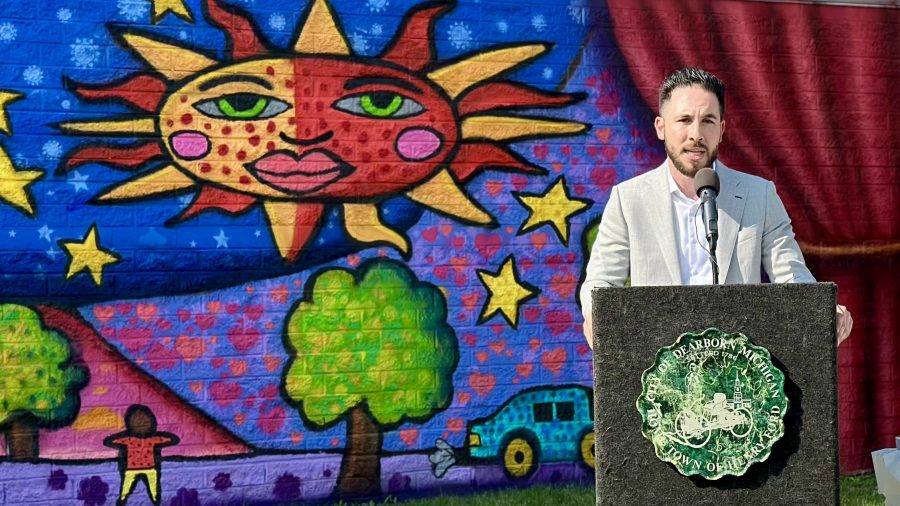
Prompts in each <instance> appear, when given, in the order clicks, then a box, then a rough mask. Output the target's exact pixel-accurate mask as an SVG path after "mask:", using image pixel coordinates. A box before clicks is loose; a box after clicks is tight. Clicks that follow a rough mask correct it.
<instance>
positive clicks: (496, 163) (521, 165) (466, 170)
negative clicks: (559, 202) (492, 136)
mask: <svg viewBox="0 0 900 506" xmlns="http://www.w3.org/2000/svg"><path fill="white" fill-rule="evenodd" d="M487 169H495V170H507V171H514V172H523V173H525V174H535V175H544V174H546V173H547V171H546V170H545V169H544V168H543V167H541V166H539V165H535V164H533V163H531V162H530V161H528V160H527V159H526V158H525V157H523V156H521V155H519V154H518V153H515V152H514V151H512V150H510V149H508V148H506V147H504V146H502V145H500V144H491V143H487V142H466V143H463V144H462V145H461V146H460V147H459V151H458V152H457V154H456V157H455V158H454V160H453V161H452V162H451V163H450V172H451V173H452V174H453V176H455V177H456V179H457V180H458V181H468V180H470V179H472V178H473V177H474V176H475V175H476V174H478V173H480V172H481V171H483V170H487Z"/></svg>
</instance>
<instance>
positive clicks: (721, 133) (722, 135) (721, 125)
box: [719, 119, 725, 143]
mask: <svg viewBox="0 0 900 506" xmlns="http://www.w3.org/2000/svg"><path fill="white" fill-rule="evenodd" d="M724 139H725V120H724V119H723V120H722V121H720V122H719V143H721V142H722V140H724Z"/></svg>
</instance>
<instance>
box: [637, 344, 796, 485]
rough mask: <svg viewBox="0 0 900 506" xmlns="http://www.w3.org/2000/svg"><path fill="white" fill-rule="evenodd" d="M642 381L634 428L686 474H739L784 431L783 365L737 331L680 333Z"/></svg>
mask: <svg viewBox="0 0 900 506" xmlns="http://www.w3.org/2000/svg"><path fill="white" fill-rule="evenodd" d="M641 383H642V391H641V395H640V397H638V400H637V409H638V411H639V412H640V414H641V418H642V419H643V424H642V427H641V432H642V433H643V435H644V437H646V438H647V439H648V440H650V442H651V443H653V447H654V449H655V451H656V456H657V457H658V458H659V459H660V460H662V461H664V462H669V463H671V464H672V465H674V466H675V468H676V469H677V470H678V472H680V473H681V474H683V475H685V476H691V475H700V476H702V477H704V478H706V479H710V480H716V479H719V478H721V477H722V476H726V475H732V476H741V475H743V474H744V473H746V472H747V469H748V468H749V467H750V466H751V465H752V464H754V463H756V462H762V461H764V460H766V459H767V458H768V457H769V454H770V452H771V449H772V445H774V444H775V442H776V441H778V440H779V439H781V437H782V436H783V435H784V416H785V413H786V412H787V410H788V405H789V401H788V398H787V397H786V396H785V394H784V373H783V372H781V371H780V370H779V369H778V368H777V367H776V366H775V365H773V364H772V358H771V356H770V354H769V351H768V350H766V349H765V348H763V347H760V346H754V345H753V344H751V343H750V340H749V339H748V338H747V336H745V335H744V334H741V333H726V332H723V331H721V330H718V329H714V328H710V329H707V330H705V331H703V332H702V333H699V334H697V333H686V334H682V335H681V336H679V337H678V339H677V340H676V341H675V344H673V345H671V346H665V347H663V348H660V349H659V351H657V354H656V361H655V363H654V364H653V366H652V367H650V368H649V369H647V370H646V371H644V373H643V375H642V376H641Z"/></svg>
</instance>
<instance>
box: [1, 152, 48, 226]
mask: <svg viewBox="0 0 900 506" xmlns="http://www.w3.org/2000/svg"><path fill="white" fill-rule="evenodd" d="M43 175H44V171H42V170H19V171H17V170H16V168H15V167H14V166H13V163H12V160H10V159H9V155H7V154H6V151H5V150H4V149H3V146H0V200H2V201H5V202H7V203H8V204H11V205H12V206H13V207H16V208H18V209H19V210H20V211H22V212H24V213H25V214H27V215H28V216H34V204H32V202H31V194H29V193H28V190H27V189H26V187H27V186H28V185H30V184H31V183H33V182H35V181H36V180H37V179H40V177H41V176H43Z"/></svg>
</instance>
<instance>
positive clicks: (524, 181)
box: [512, 174, 528, 192]
mask: <svg viewBox="0 0 900 506" xmlns="http://www.w3.org/2000/svg"><path fill="white" fill-rule="evenodd" d="M512 185H513V188H514V189H515V190H516V191H519V192H520V191H522V190H524V189H525V187H526V186H528V178H527V177H525V176H522V175H520V174H516V175H514V176H513V177H512Z"/></svg>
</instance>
